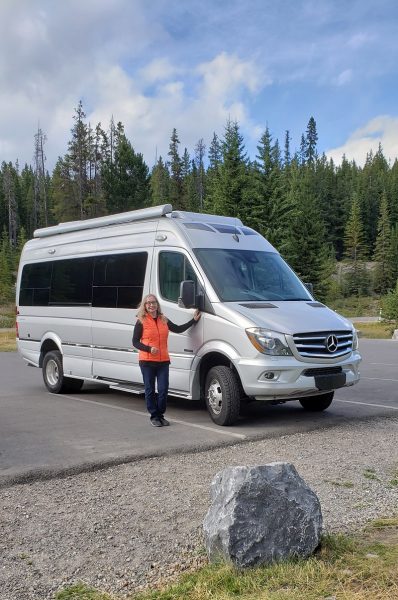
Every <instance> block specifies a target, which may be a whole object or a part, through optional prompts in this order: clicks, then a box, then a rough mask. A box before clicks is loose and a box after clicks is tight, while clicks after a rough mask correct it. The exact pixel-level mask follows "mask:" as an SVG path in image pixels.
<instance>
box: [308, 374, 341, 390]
mask: <svg viewBox="0 0 398 600" xmlns="http://www.w3.org/2000/svg"><path fill="white" fill-rule="evenodd" d="M345 382H346V374H345V373H333V374H332V375H315V385H316V387H317V388H318V390H322V391H330V390H337V389H338V388H341V387H344V386H345Z"/></svg>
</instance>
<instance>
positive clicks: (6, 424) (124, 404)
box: [0, 340, 398, 485]
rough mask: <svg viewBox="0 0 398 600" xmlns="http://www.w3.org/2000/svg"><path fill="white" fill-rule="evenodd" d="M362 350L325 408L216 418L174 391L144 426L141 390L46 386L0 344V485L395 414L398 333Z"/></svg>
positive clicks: (255, 406)
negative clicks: (355, 369)
mask: <svg viewBox="0 0 398 600" xmlns="http://www.w3.org/2000/svg"><path fill="white" fill-rule="evenodd" d="M360 349H361V353H362V356H363V362H362V366H361V381H360V383H359V384H358V385H356V386H354V387H351V388H344V389H341V390H338V391H337V392H336V394H335V400H334V402H333V404H332V405H331V407H330V408H329V409H328V410H327V411H325V412H324V413H319V414H310V413H306V412H305V411H303V409H302V408H301V406H300V405H299V403H298V402H289V403H286V404H284V405H278V406H270V405H266V404H261V403H259V402H253V403H250V404H248V405H245V406H244V407H243V408H242V414H241V418H240V420H239V421H238V423H237V424H236V425H234V426H233V427H219V426H217V425H215V424H214V423H213V422H212V421H211V419H210V417H209V415H208V413H207V411H206V409H205V407H204V406H203V405H202V404H201V403H199V402H187V401H186V400H181V399H176V398H170V400H169V405H168V412H167V417H168V419H169V420H170V422H171V426H170V427H163V428H160V429H158V428H153V427H150V425H149V419H148V415H147V412H146V410H145V404H144V399H143V397H142V396H134V395H130V394H127V393H122V392H116V391H113V390H109V389H108V388H107V387H104V386H96V385H85V386H84V387H83V389H82V390H81V391H80V392H79V393H77V394H71V395H61V394H60V395H52V394H50V393H48V392H47V390H46V388H45V387H44V384H43V382H42V376H41V371H40V370H39V369H35V368H32V367H28V366H27V365H26V364H25V363H24V361H22V359H21V358H20V357H19V356H18V354H16V353H0V377H1V382H2V385H1V390H0V413H1V419H0V485H8V484H10V483H12V482H18V481H27V480H30V479H36V478H47V477H52V476H55V475H60V474H64V473H65V474H66V473H73V472H81V471H85V470H90V469H96V468H101V467H103V466H106V465H110V464H119V463H122V462H126V461H133V460H138V459H139V458H140V457H148V456H156V455H164V454H173V453H181V452H187V451H189V452H195V451H198V450H201V449H204V448H214V449H216V448H217V447H219V446H221V445H225V444H234V443H239V442H244V441H246V440H251V439H259V438H275V439H277V438H278V437H280V436H282V435H286V434H289V433H296V432H305V431H308V430H312V429H321V428H323V427H331V426H333V425H336V424H339V423H341V422H343V421H350V422H352V421H355V420H358V419H371V418H372V417H376V416H388V415H395V416H396V415H397V411H398V385H397V384H398V375H397V365H398V342H397V341H392V340H361V348H360Z"/></svg>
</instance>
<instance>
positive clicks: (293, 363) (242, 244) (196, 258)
mask: <svg viewBox="0 0 398 600" xmlns="http://www.w3.org/2000/svg"><path fill="white" fill-rule="evenodd" d="M228 228H229V229H228ZM201 250H203V251H206V252H209V253H211V252H212V251H214V252H215V253H217V252H224V251H225V252H238V253H239V252H243V253H244V252H249V253H250V252H254V253H256V252H257V253H267V255H269V256H271V255H273V256H275V257H279V254H278V252H277V251H276V250H275V248H273V246H272V245H271V244H269V242H268V241H267V240H265V239H264V238H263V237H262V236H261V235H259V234H257V233H256V232H254V231H253V230H249V228H245V227H244V225H243V224H242V223H241V221H239V220H238V219H233V218H227V217H221V216H215V215H205V214H200V215H199V214H195V213H186V212H180V211H175V212H172V208H171V206H170V205H164V206H163V207H152V208H150V209H143V210H141V211H132V212H131V213H122V214H120V215H111V216H109V217H101V218H99V219H90V220H88V221H78V222H73V223H64V224H60V225H58V226H55V227H49V228H45V229H43V230H38V231H36V232H35V238H34V239H33V240H30V241H29V242H27V244H26V245H25V247H24V249H23V252H22V255H21V260H20V266H19V272H18V280H17V310H18V316H17V322H18V328H19V336H18V340H17V343H18V350H19V352H20V354H21V355H22V357H23V358H24V360H25V361H27V362H28V363H30V364H32V365H34V366H41V364H42V361H43V356H44V354H45V353H46V351H48V350H49V349H51V348H52V349H54V348H56V349H58V350H59V351H60V352H61V354H62V359H63V371H64V375H65V376H66V377H69V378H81V379H84V380H87V381H93V380H94V381H100V382H103V383H106V384H108V385H110V384H112V385H119V387H120V388H121V387H122V386H123V389H128V388H129V386H130V387H131V391H137V390H141V391H142V376H141V371H140V368H139V364H138V352H137V351H136V350H135V349H134V348H133V347H132V334H133V328H134V324H135V321H136V309H135V308H134V307H130V308H125V307H119V308H118V307H116V306H114V307H109V306H102V305H96V304H95V303H94V302H88V303H86V304H85V305H68V304H67V305H60V304H59V303H58V304H57V303H49V304H48V305H45V306H44V305H35V302H34V301H32V302H31V303H30V304H29V302H26V301H25V302H22V303H19V301H18V299H19V298H20V292H21V289H22V288H21V277H22V272H23V269H24V267H25V266H26V265H31V266H32V265H45V263H49V264H50V265H53V264H55V261H59V260H64V259H81V258H84V257H86V258H88V259H89V260H92V261H93V264H94V265H96V264H97V262H98V261H101V259H104V258H106V257H108V256H110V255H112V256H114V257H123V256H125V255H126V254H134V253H144V254H145V256H147V261H146V269H145V273H144V275H143V280H142V282H140V289H141V288H142V290H141V295H140V297H142V295H144V294H147V293H154V294H156V295H157V296H158V297H159V299H160V302H161V306H162V310H163V312H164V314H165V315H166V316H167V317H168V318H169V319H170V320H171V321H173V322H174V323H176V324H182V323H185V322H187V321H188V320H189V319H191V318H192V314H193V309H191V308H189V309H188V308H181V306H179V304H178V303H177V301H176V300H177V299H176V298H174V297H173V299H172V300H170V299H168V298H166V297H164V295H163V294H162V289H161V283H160V275H159V268H160V266H159V265H160V262H161V260H162V253H167V254H165V256H168V257H170V256H171V253H177V254H178V257H179V259H181V260H184V261H185V263H186V264H188V265H189V268H190V272H191V276H192V273H193V274H194V277H195V279H196V281H197V287H198V289H200V290H201V293H202V294H203V297H204V298H205V309H204V311H203V313H202V318H201V319H200V320H199V321H198V323H197V324H196V325H195V327H191V328H190V329H188V330H187V331H186V332H185V333H182V334H173V333H171V332H170V335H169V353H170V357H171V365H170V393H171V394H176V395H180V396H183V397H186V398H199V397H200V396H201V394H202V393H203V382H204V379H205V376H206V372H207V370H208V369H209V368H210V367H211V366H214V365H215V364H218V361H221V363H220V364H224V365H229V366H230V367H231V368H233V369H234V370H235V372H236V373H237V375H238V377H239V384H240V386H241V389H242V390H243V392H244V394H246V395H247V396H248V397H251V398H255V399H258V400H264V401H268V400H269V401H275V400H288V399H297V398H300V397H302V398H304V397H306V396H313V395H317V394H322V390H321V389H318V388H317V387H316V385H315V379H314V376H313V375H312V370H314V369H315V370H322V369H324V368H325V367H327V368H329V367H332V368H334V367H339V368H340V370H341V371H342V372H343V373H344V374H345V377H346V380H345V385H353V384H354V383H356V382H357V381H358V380H359V363H360V360H361V357H360V355H359V353H358V351H357V350H356V349H355V347H354V348H351V346H349V343H350V342H347V344H348V345H347V348H348V349H347V350H344V351H342V354H339V352H336V353H335V354H334V355H333V353H329V354H328V353H327V352H326V353H325V344H326V342H327V339H328V336H329V337H330V335H332V336H334V337H333V339H332V341H334V340H335V339H337V338H338V336H339V335H340V334H341V335H342V336H343V337H344V336H345V337H347V339H348V338H350V339H351V340H352V343H353V340H354V337H355V332H354V331H353V326H352V324H351V323H350V322H349V321H348V320H347V319H345V318H344V317H342V316H340V315H338V314H337V313H335V312H334V311H331V310H330V309H328V308H327V307H326V306H324V305H323V304H321V303H319V302H316V301H314V299H313V298H312V297H311V296H310V294H309V293H308V290H307V289H306V288H305V286H304V284H302V283H300V282H299V281H298V280H297V277H296V278H295V281H296V283H295V285H296V286H297V289H299V290H300V296H302V297H301V298H300V299H299V301H289V300H283V301H281V300H278V298H277V296H275V299H270V300H266V301H262V300H261V299H258V301H256V296H255V295H250V294H249V293H248V295H247V298H248V299H247V301H246V300H242V299H240V300H239V301H234V300H232V301H229V300H222V293H221V292H220V290H222V289H224V292H223V293H225V294H228V292H227V291H225V290H227V289H228V276H229V275H230V273H228V272H219V273H217V274H216V279H214V273H213V280H212V279H211V273H210V271H209V270H208V269H207V268H206V267H205V263H204V262H203V258H202V259H201V258H200V251H201ZM209 255H210V256H211V254H209ZM173 256H174V255H173ZM185 263H184V264H185ZM90 264H91V263H90ZM285 267H286V265H285ZM93 268H94V269H95V268H96V267H93ZM286 269H288V267H286ZM290 273H292V272H291V271H290ZM161 276H162V277H163V276H164V273H162V274H161ZM241 276H242V277H243V278H244V277H245V276H247V274H246V273H244V272H243V273H242V274H241ZM170 277H171V275H170ZM292 277H295V276H294V275H292ZM235 283H236V282H235ZM177 284H178V282H175V285H176V286H177ZM93 285H94V281H93ZM178 285H179V284H178ZM105 287H106V286H105ZM93 289H94V288H93ZM118 289H119V288H118ZM242 290H243V288H242ZM242 290H241V291H242ZM49 293H50V292H49ZM118 293H119V292H118ZM242 293H243V292H242ZM244 293H246V292H244ZM32 294H33V295H34V294H35V290H33V292H32ZM32 297H33V296H32ZM227 297H228V296H227ZM242 297H244V298H245V296H242ZM252 328H257V329H260V330H262V331H269V332H277V333H278V334H281V335H282V336H284V339H285V340H286V344H287V347H288V348H289V352H290V355H286V356H282V355H279V356H272V355H268V354H265V353H263V352H262V351H259V350H258V348H257V347H255V345H254V344H253V343H252V341H251V340H250V339H249V336H248V334H247V332H246V330H247V329H252ZM308 332H309V333H308ZM297 336H307V337H308V336H309V337H310V342H311V336H312V337H314V336H315V337H317V336H318V337H320V338H322V339H321V344H320V345H321V346H322V349H321V351H320V353H319V355H317V354H316V352H315V354H314V350H313V349H312V350H311V349H310V351H309V352H308V353H306V352H303V353H302V352H300V351H299V348H300V340H298V338H297ZM314 339H315V338H314ZM306 343H309V342H308V340H307V341H306ZM314 343H315V342H314ZM316 344H318V346H319V340H316ZM311 353H312V354H311ZM270 372H271V373H272V374H273V375H274V377H273V378H272V379H269V378H268V379H267V377H265V374H268V375H269V373H270ZM139 386H141V388H140V387H139Z"/></svg>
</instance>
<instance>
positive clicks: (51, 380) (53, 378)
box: [42, 350, 83, 394]
mask: <svg viewBox="0 0 398 600" xmlns="http://www.w3.org/2000/svg"><path fill="white" fill-rule="evenodd" d="M42 371H43V380H44V383H45V386H46V388H47V389H48V391H49V392H51V393H52V394H60V393H61V392H78V391H79V390H80V389H81V387H82V385H83V380H82V379H71V378H69V377H65V376H64V369H63V366H62V354H61V352H59V351H58V350H52V351H51V352H47V354H46V355H45V357H44V359H43V367H42Z"/></svg>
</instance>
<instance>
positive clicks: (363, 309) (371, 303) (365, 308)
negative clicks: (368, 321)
mask: <svg viewBox="0 0 398 600" xmlns="http://www.w3.org/2000/svg"><path fill="white" fill-rule="evenodd" d="M327 305H328V306H329V308H332V309H333V310H335V311H337V312H338V313H340V314H341V315H344V317H347V318H348V319H350V318H351V317H378V316H379V314H380V299H379V298H375V297H374V296H359V297H357V296H349V297H348V298H337V299H336V300H332V301H330V302H329V303H327Z"/></svg>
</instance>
